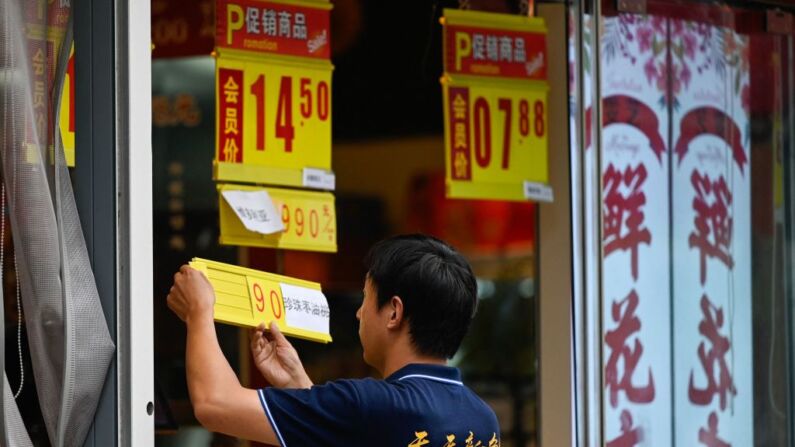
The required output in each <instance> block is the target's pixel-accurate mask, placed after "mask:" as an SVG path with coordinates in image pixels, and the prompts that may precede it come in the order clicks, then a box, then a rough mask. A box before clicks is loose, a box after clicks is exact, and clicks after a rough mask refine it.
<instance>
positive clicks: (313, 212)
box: [282, 203, 334, 240]
mask: <svg viewBox="0 0 795 447" xmlns="http://www.w3.org/2000/svg"><path fill="white" fill-rule="evenodd" d="M282 223H283V224H284V232H285V233H290V232H292V233H293V234H294V235H295V236H298V237H299V238H306V237H309V238H311V239H317V238H318V237H324V236H325V237H327V238H328V239H329V240H334V218H333V216H332V215H331V212H330V210H329V207H328V205H323V210H322V212H321V211H320V210H318V209H317V208H314V207H313V208H309V211H305V208H304V207H301V206H294V207H293V208H292V209H290V206H289V205H287V204H286V203H283V204H282Z"/></svg>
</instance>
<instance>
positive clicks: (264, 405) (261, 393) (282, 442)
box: [257, 389, 287, 447]
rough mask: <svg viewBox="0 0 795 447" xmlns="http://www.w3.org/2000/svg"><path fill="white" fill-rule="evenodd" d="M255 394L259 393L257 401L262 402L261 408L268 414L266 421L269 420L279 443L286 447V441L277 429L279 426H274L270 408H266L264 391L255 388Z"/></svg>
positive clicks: (274, 422)
mask: <svg viewBox="0 0 795 447" xmlns="http://www.w3.org/2000/svg"><path fill="white" fill-rule="evenodd" d="M257 394H258V395H259V401H260V403H261V404H262V408H264V409H265V415H266V416H268V421H270V423H271V427H273V431H274V432H276V436H277V437H278V438H279V443H280V444H281V445H282V447H287V443H285V442H284V438H282V433H281V432H280V431H279V427H277V426H276V421H274V420H273V415H272V414H271V410H270V408H268V402H267V401H266V400H265V391H264V390H262V389H259V390H257Z"/></svg>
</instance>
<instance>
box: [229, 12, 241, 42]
mask: <svg viewBox="0 0 795 447" xmlns="http://www.w3.org/2000/svg"><path fill="white" fill-rule="evenodd" d="M240 29H243V8H242V7H241V6H240V5H231V4H230V5H226V44H227V45H232V34H234V32H235V31H237V30H240Z"/></svg>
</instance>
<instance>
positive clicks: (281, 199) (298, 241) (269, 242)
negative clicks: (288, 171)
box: [218, 184, 337, 253]
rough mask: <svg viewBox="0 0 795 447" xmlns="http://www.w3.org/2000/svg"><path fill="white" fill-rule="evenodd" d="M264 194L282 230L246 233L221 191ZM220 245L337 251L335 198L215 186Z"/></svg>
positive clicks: (245, 187) (255, 188) (322, 194)
mask: <svg viewBox="0 0 795 447" xmlns="http://www.w3.org/2000/svg"><path fill="white" fill-rule="evenodd" d="M261 190H264V191H267V193H268V195H269V196H270V198H271V200H272V201H273V204H274V207H275V208H276V210H278V211H279V212H280V214H281V218H282V224H283V225H284V231H283V232H280V233H275V234H260V233H256V232H253V231H249V230H248V229H246V227H245V226H244V225H243V223H242V222H241V221H240V219H239V218H238V217H237V215H236V214H235V212H234V210H233V209H232V207H231V206H229V203H227V202H226V200H225V199H224V198H223V195H222V192H223V191H261ZM218 191H219V194H218V201H219V203H218V209H219V211H220V222H221V243H222V244H226V245H243V246H249V247H270V248H284V249H294V250H308V251H320V252H332V253H334V252H336V251H337V216H336V212H335V210H334V195H333V194H331V193H327V192H314V191H296V190H289V189H280V188H264V187H256V186H243V185H230V184H221V185H219V186H218Z"/></svg>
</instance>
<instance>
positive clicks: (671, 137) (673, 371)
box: [665, 19, 676, 447]
mask: <svg viewBox="0 0 795 447" xmlns="http://www.w3.org/2000/svg"><path fill="white" fill-rule="evenodd" d="M671 20H675V19H666V30H665V33H666V39H665V42H666V45H665V47H666V56H665V57H666V59H668V60H667V62H668V64H667V65H668V73H667V75H668V82H667V84H668V85H667V87H666V88H667V89H668V98H669V100H668V101H667V104H666V111H667V115H668V116H667V119H668V144H667V150H666V151H665V157H666V159H667V161H668V273H669V275H668V298H669V299H668V304H669V306H670V307H669V314H670V319H669V325H670V328H669V329H670V330H669V331H668V338H669V343H670V347H671V349H670V352H669V355H670V356H671V361H670V362H669V364H670V365H671V370H670V378H671V387H670V388H671V391H670V393H671V446H673V447H676V375H675V374H676V365H675V363H676V355H674V354H675V353H674V349H675V345H674V321H675V320H676V318H675V315H676V314H675V313H674V312H675V310H676V305H675V303H674V301H675V294H674V272H675V270H674V168H673V166H674V163H675V162H676V160H675V158H674V156H673V144H674V108H673V101H672V98H673V76H672V73H671V58H672V56H671Z"/></svg>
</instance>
